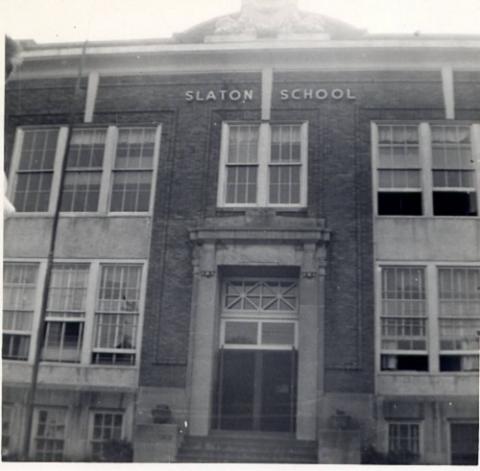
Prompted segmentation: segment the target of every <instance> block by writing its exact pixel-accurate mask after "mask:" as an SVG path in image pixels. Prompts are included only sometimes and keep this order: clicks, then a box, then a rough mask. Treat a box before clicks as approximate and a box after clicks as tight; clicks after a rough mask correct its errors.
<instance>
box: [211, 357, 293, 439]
mask: <svg viewBox="0 0 480 471" xmlns="http://www.w3.org/2000/svg"><path fill="white" fill-rule="evenodd" d="M218 370H219V371H218V390H217V404H216V412H217V417H216V419H217V420H216V422H217V423H216V424H215V425H216V428H219V429H222V430H255V431H270V432H294V431H295V415H296V377H297V374H296V370H297V354H296V350H295V349H294V348H292V349H291V350H259V349H258V350H253V349H252V350H247V349H245V350H244V349H242V350H235V349H226V348H221V349H220V351H219V368H218Z"/></svg>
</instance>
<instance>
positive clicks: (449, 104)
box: [442, 65, 455, 119]
mask: <svg viewBox="0 0 480 471" xmlns="http://www.w3.org/2000/svg"><path fill="white" fill-rule="evenodd" d="M442 90H443V102H444V105H445V118H447V119H455V89H454V83H453V69H452V67H451V66H448V65H446V66H443V67H442Z"/></svg>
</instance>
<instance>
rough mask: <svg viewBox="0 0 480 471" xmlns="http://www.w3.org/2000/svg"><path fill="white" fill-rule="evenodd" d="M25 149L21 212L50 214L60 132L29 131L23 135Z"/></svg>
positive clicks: (17, 202)
mask: <svg viewBox="0 0 480 471" xmlns="http://www.w3.org/2000/svg"><path fill="white" fill-rule="evenodd" d="M20 136H21V137H19V139H21V140H22V149H21V154H20V161H19V164H18V170H17V175H16V185H15V194H14V197H13V201H14V206H15V209H16V210H17V211H20V212H23V211H48V205H49V201H50V189H51V186H52V177H53V168H54V163H55V155H56V149H57V138H58V129H54V128H42V129H27V130H25V131H23V133H21V134H20Z"/></svg>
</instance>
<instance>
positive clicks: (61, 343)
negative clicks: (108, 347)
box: [41, 263, 89, 362]
mask: <svg viewBox="0 0 480 471" xmlns="http://www.w3.org/2000/svg"><path fill="white" fill-rule="evenodd" d="M88 272H89V266H88V265H87V264H75V263H73V264H71V263H58V264H55V265H54V267H53V269H52V276H51V281H50V290H49V297H48V308H47V314H46V319H45V321H46V322H45V336H44V340H43V348H42V357H41V358H42V360H47V361H60V362H79V361H80V354H81V349H82V340H83V330H84V324H85V300H86V295H87V283H88Z"/></svg>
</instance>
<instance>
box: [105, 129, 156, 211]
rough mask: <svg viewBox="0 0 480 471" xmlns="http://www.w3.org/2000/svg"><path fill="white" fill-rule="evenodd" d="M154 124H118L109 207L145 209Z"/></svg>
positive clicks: (151, 160) (123, 209) (148, 186)
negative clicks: (120, 125) (121, 125)
mask: <svg viewBox="0 0 480 471" xmlns="http://www.w3.org/2000/svg"><path fill="white" fill-rule="evenodd" d="M155 133H156V128H121V129H120V131H119V135H118V144H117V155H116V158H115V166H114V169H113V182H112V197H111V201H110V211H135V212H140V211H148V209H149V206H150V191H151V186H152V177H153V165H154V151H155Z"/></svg>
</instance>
